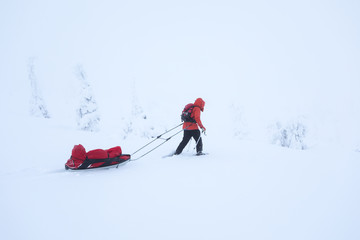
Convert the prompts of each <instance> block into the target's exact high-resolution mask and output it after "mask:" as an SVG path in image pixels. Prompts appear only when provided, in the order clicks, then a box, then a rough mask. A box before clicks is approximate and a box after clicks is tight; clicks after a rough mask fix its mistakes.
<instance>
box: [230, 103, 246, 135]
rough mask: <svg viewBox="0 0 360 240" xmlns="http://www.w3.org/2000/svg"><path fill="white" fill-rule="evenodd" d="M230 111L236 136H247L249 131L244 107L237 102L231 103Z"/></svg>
mask: <svg viewBox="0 0 360 240" xmlns="http://www.w3.org/2000/svg"><path fill="white" fill-rule="evenodd" d="M230 111H231V113H232V114H231V116H232V118H233V125H234V130H233V132H234V136H235V137H237V138H239V139H244V138H246V137H247V136H248V134H249V133H248V130H247V129H248V127H247V124H246V121H245V117H244V114H243V111H242V109H241V108H240V107H239V106H237V105H235V104H231V105H230Z"/></svg>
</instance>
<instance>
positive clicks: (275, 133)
mask: <svg viewBox="0 0 360 240" xmlns="http://www.w3.org/2000/svg"><path fill="white" fill-rule="evenodd" d="M270 131H271V135H272V143H273V144H276V145H280V146H282V147H288V148H295V149H301V150H304V149H306V148H307V145H306V143H305V139H306V136H307V128H306V126H305V124H304V123H303V122H302V121H301V120H300V119H297V120H294V121H289V122H288V123H287V124H282V123H281V122H279V121H278V122H276V123H275V124H274V125H272V126H271V127H270Z"/></svg>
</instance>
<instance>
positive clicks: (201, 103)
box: [194, 98, 205, 112]
mask: <svg viewBox="0 0 360 240" xmlns="http://www.w3.org/2000/svg"><path fill="white" fill-rule="evenodd" d="M194 105H195V106H197V107H199V108H200V110H201V111H202V112H203V111H204V107H205V102H204V100H202V98H198V99H196V100H195V103H194Z"/></svg>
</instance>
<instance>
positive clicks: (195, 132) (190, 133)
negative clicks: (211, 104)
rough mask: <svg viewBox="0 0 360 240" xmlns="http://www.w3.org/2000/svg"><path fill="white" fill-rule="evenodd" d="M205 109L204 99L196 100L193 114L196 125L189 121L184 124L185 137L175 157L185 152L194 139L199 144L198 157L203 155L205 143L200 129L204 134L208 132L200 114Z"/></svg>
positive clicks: (197, 145)
mask: <svg viewBox="0 0 360 240" xmlns="http://www.w3.org/2000/svg"><path fill="white" fill-rule="evenodd" d="M204 107H205V102H204V100H203V99H202V98H198V99H196V100H195V103H194V108H193V110H192V113H191V118H192V119H194V120H195V123H194V122H188V121H185V122H184V124H183V129H184V136H183V139H182V141H181V142H180V144H179V146H178V147H177V149H176V151H175V153H174V154H175V155H179V154H180V153H181V152H182V151H183V149H184V148H185V146H186V145H187V144H188V143H189V141H190V139H191V138H194V139H195V141H196V143H197V144H196V152H197V155H201V154H202V150H203V143H202V139H201V136H200V130H199V127H200V129H201V130H202V131H203V132H205V131H206V128H205V127H204V125H203V124H202V122H201V119H200V114H201V112H203V111H204Z"/></svg>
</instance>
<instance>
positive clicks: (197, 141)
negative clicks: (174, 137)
mask: <svg viewBox="0 0 360 240" xmlns="http://www.w3.org/2000/svg"><path fill="white" fill-rule="evenodd" d="M200 139H201V131H200V136H199V139H198V140H197V141H196V144H195V147H194V149H195V148H196V146H197V145H198V143H199V141H200Z"/></svg>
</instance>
